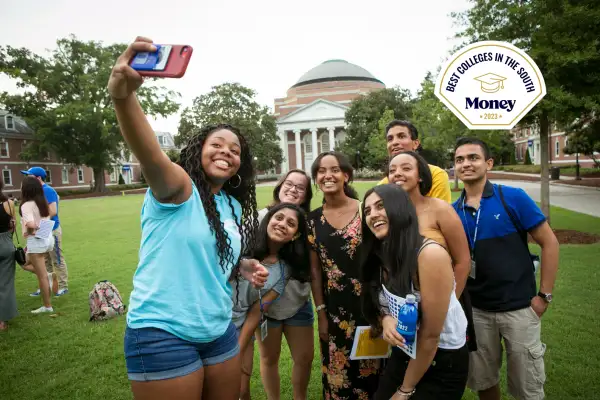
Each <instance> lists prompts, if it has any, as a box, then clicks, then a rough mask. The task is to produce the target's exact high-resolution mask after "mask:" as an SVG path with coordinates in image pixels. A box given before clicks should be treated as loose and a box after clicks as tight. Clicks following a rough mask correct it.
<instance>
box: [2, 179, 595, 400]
mask: <svg viewBox="0 0 600 400" xmlns="http://www.w3.org/2000/svg"><path fill="white" fill-rule="evenodd" d="M371 185H372V184H370V183H365V182H361V183H359V184H357V185H356V187H357V189H358V190H359V191H360V192H361V193H364V192H365V191H366V190H367V189H368V188H369V187H370V186H371ZM271 191H272V188H270V187H262V188H259V193H258V200H259V201H258V203H259V206H264V205H265V204H266V203H267V202H268V201H269V199H270V194H271ZM457 195H458V194H457V193H454V196H457ZM141 202H142V196H141V195H135V196H133V195H132V196H125V197H108V198H96V199H89V200H72V201H64V202H62V203H61V221H62V224H63V226H64V242H65V255H66V258H67V261H68V264H69V272H70V279H69V281H70V293H69V294H68V295H67V296H64V297H61V298H54V299H53V303H54V307H55V311H56V312H57V314H58V315H57V316H56V317H50V316H48V315H41V316H33V315H31V314H30V313H29V310H31V309H33V308H36V307H39V305H40V300H39V298H32V297H29V295H28V294H29V293H30V292H32V291H33V290H35V289H36V287H37V283H36V281H35V278H34V276H33V275H31V274H29V273H26V272H24V271H22V270H21V269H20V268H18V270H17V282H16V286H17V296H18V302H19V309H20V312H21V316H20V317H17V318H16V319H14V320H13V321H11V324H10V329H9V331H8V332H7V333H2V334H0V399H3V400H4V399H6V400H8V399H19V400H29V399H44V400H51V399H57V400H58V399H61V400H63V399H85V400H88V399H100V398H110V399H131V398H132V396H131V394H130V390H129V384H128V382H127V378H126V370H125V362H124V359H123V350H122V347H123V332H124V329H125V318H124V317H122V318H119V319H116V320H112V321H108V322H104V323H90V322H88V302H87V299H88V293H89V291H90V290H91V288H92V286H93V285H94V283H95V282H97V281H99V280H103V279H109V280H111V281H112V282H113V283H115V285H116V286H117V287H118V288H119V290H120V291H121V294H122V296H123V298H124V300H125V301H126V302H128V299H129V293H130V291H131V288H132V275H133V272H134V270H135V267H136V263H137V254H138V246H139V238H140V228H139V224H140V221H139V211H140V205H141ZM320 203H321V197H320V196H316V198H315V199H314V200H313V207H314V206H317V205H318V204H320ZM552 217H553V219H552V221H553V226H554V227H555V228H568V229H578V230H582V231H588V232H594V233H598V234H600V219H599V218H593V217H590V216H587V215H583V214H577V213H573V212H569V211H566V210H563V209H559V208H553V209H552ZM599 258H600V244H596V245H590V246H562V247H561V255H560V259H561V262H560V265H561V268H560V272H559V276H558V280H557V285H556V290H555V299H556V300H555V303H554V304H552V307H550V310H549V311H548V313H547V314H546V315H545V316H544V319H543V320H544V325H543V340H544V342H545V343H546V344H547V345H548V350H547V353H546V354H547V356H546V371H547V375H548V380H547V385H546V393H547V395H548V396H547V398H548V399H557V400H562V399H594V398H600V395H599V394H598V393H600V379H599V377H600V360H599V355H600V350H598V347H599V346H600V339H599V338H598V337H599V335H598V334H599V332H600V330H599V328H600V315H599V314H600V313H599V310H600V308H599V307H598V304H600V290H598V289H599V285H598V282H599V281H600V280H599V278H600V273H599V272H598V269H597V265H598V259H599ZM317 351H318V350H317ZM257 360H258V358H255V361H257ZM318 360H319V355H318V353H316V354H315V363H314V364H313V375H312V379H311V386H310V395H309V398H310V399H319V398H320V373H319V365H318ZM290 370H291V364H290V358H289V352H288V350H287V347H286V346H284V350H283V352H282V362H281V368H280V371H281V375H282V378H281V386H282V399H291V387H290V386H291V384H290V382H291V378H290ZM253 398H254V399H266V397H265V395H264V392H263V390H262V385H261V383H260V377H259V376H258V365H257V364H255V370H254V377H253ZM464 398H465V399H475V398H476V396H474V395H473V394H471V393H466V395H465V397H464ZM506 398H508V397H506Z"/></svg>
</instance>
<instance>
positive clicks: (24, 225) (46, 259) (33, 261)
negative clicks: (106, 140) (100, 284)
mask: <svg viewBox="0 0 600 400" xmlns="http://www.w3.org/2000/svg"><path fill="white" fill-rule="evenodd" d="M21 173H22V174H23V175H25V177H24V178H23V181H22V183H21V192H20V195H19V199H20V205H19V206H18V209H17V210H15V208H16V207H15V202H14V200H13V199H9V198H8V197H7V196H6V195H5V194H4V193H2V189H3V187H4V183H3V182H1V183H0V202H1V204H0V205H1V207H0V331H4V330H6V329H8V321H9V320H11V319H13V318H14V317H16V316H17V315H18V309H17V298H16V293H15V263H16V252H15V246H14V243H13V238H14V235H15V234H16V232H15V230H16V212H18V213H19V215H20V217H21V234H22V236H23V238H24V239H25V241H26V242H25V249H24V251H25V260H22V261H21V262H23V261H25V262H24V263H23V265H22V268H23V270H25V271H28V272H31V273H33V274H34V275H35V276H36V277H37V281H38V288H39V289H38V290H37V291H36V292H34V293H32V294H31V296H33V297H37V296H41V298H42V306H40V307H39V308H37V309H35V310H32V311H31V312H32V313H33V314H40V313H48V312H53V311H54V308H53V307H52V298H51V294H52V287H53V281H54V273H55V272H54V271H56V273H57V278H58V279H57V281H58V284H59V286H58V288H57V291H56V293H55V295H56V296H63V295H64V294H66V293H68V288H67V286H66V284H67V266H66V262H65V261H64V256H63V255H62V246H61V243H62V241H61V238H62V230H61V228H60V222H59V219H58V195H57V193H56V191H55V190H54V189H53V188H52V187H50V186H49V185H47V184H46V182H45V179H46V171H45V170H44V169H43V168H41V167H31V168H29V169H28V170H23V171H21ZM44 221H47V223H48V224H49V226H51V228H49V229H40V227H41V225H42V223H43V222H44ZM17 235H18V234H17ZM17 238H18V236H17Z"/></svg>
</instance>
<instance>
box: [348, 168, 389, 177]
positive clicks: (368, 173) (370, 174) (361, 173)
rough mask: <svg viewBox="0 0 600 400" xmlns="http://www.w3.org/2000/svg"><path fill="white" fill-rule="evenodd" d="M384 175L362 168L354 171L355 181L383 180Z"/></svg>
mask: <svg viewBox="0 0 600 400" xmlns="http://www.w3.org/2000/svg"><path fill="white" fill-rule="evenodd" d="M384 175H385V173H384V172H382V171H379V170H377V169H370V168H361V169H357V170H355V171H354V179H382V178H383V177H384Z"/></svg>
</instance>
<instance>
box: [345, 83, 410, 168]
mask: <svg viewBox="0 0 600 400" xmlns="http://www.w3.org/2000/svg"><path fill="white" fill-rule="evenodd" d="M386 110H390V111H391V112H392V113H393V115H394V117H395V118H397V119H410V117H411V115H412V100H411V97H410V92H409V91H408V90H405V89H401V88H398V87H396V88H389V89H381V90H377V91H374V92H370V93H369V94H367V95H365V96H361V97H358V98H356V99H354V100H353V101H352V103H351V104H350V108H349V109H348V110H347V111H346V116H345V120H346V125H347V128H346V134H347V136H346V140H345V141H344V143H343V145H342V146H340V147H341V151H342V152H344V153H346V154H347V155H348V156H350V157H353V156H354V155H355V154H356V152H357V151H360V154H361V155H363V154H365V155H368V158H367V159H365V167H368V168H379V166H378V165H377V163H378V160H379V157H378V156H377V155H373V154H371V153H370V150H369V148H370V143H371V140H374V141H375V143H378V141H379V139H376V138H374V137H373V136H374V135H379V133H380V131H379V121H380V119H381V118H382V116H383V115H384V113H385V111H386ZM372 137H373V139H371V138H372ZM381 139H384V137H382V138H381ZM379 148H380V147H379Z"/></svg>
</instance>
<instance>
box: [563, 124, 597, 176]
mask: <svg viewBox="0 0 600 400" xmlns="http://www.w3.org/2000/svg"><path fill="white" fill-rule="evenodd" d="M567 135H568V142H567V145H566V146H565V148H564V150H563V151H564V152H565V154H577V153H581V154H584V155H586V156H588V157H590V158H591V159H592V160H593V161H594V164H595V165H596V167H600V159H598V153H600V119H599V118H597V117H595V116H587V117H584V118H581V119H579V120H577V121H576V122H575V123H574V124H572V125H571V126H570V127H569V129H568V130H567ZM594 153H596V154H594Z"/></svg>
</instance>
